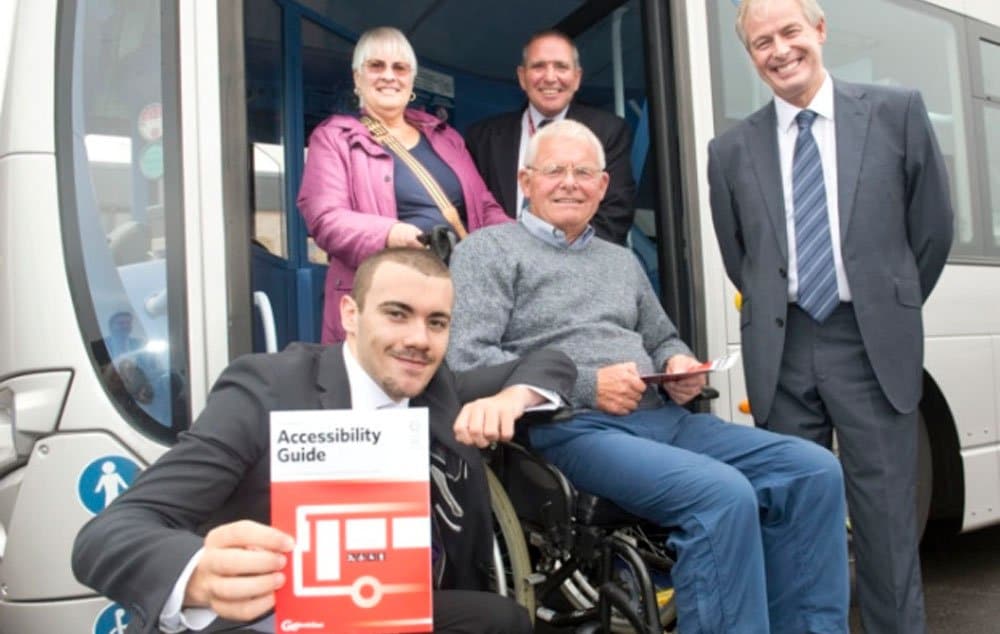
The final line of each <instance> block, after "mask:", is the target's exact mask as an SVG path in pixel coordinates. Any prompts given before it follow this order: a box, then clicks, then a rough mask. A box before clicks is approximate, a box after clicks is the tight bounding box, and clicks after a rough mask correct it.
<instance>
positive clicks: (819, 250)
mask: <svg viewBox="0 0 1000 634" xmlns="http://www.w3.org/2000/svg"><path fill="white" fill-rule="evenodd" d="M816 116H817V115H816V113H815V112H813V111H812V110H803V111H801V112H800V113H799V114H798V115H796V117H795V123H797V124H798V126H799V136H798V138H796V139H795V153H794V155H793V157H792V204H793V206H794V209H795V253H796V256H797V259H798V278H799V299H798V304H799V307H801V308H802V310H804V311H806V312H807V313H809V315H810V316H812V318H813V319H815V320H816V321H817V322H820V323H822V322H823V320H825V319H826V318H827V317H829V316H830V313H832V312H833V309H834V308H836V307H837V304H838V303H839V302H840V297H839V295H838V294H837V275H836V270H835V268H834V264H833V243H832V242H831V241H830V220H829V218H828V217H827V209H826V187H825V186H824V184H823V164H822V163H821V162H820V159H819V148H818V147H816V140H815V139H814V138H813V135H812V124H813V121H815V120H816Z"/></svg>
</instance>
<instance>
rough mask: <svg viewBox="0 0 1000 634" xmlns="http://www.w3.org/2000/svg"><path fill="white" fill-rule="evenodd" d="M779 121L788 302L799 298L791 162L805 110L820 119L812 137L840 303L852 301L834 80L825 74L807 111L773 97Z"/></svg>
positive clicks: (814, 122)
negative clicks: (843, 241)
mask: <svg viewBox="0 0 1000 634" xmlns="http://www.w3.org/2000/svg"><path fill="white" fill-rule="evenodd" d="M774 109H775V114H776V115H777V119H778V152H779V155H780V157H781V186H782V189H783V190H784V197H785V228H786V235H787V238H788V301H790V302H795V301H796V300H797V299H798V297H799V273H798V270H799V269H798V255H797V253H796V250H795V205H794V202H793V200H792V159H793V157H794V154H795V139H796V138H797V137H798V135H799V127H798V125H797V124H796V123H795V117H796V115H798V114H799V112H801V111H802V110H812V111H813V112H815V113H816V114H818V115H819V116H817V117H816V119H815V120H814V121H813V124H812V134H813V138H814V139H816V146H817V148H818V149H819V158H820V162H821V163H822V164H823V185H824V187H825V188H826V209H827V216H828V217H829V219H830V240H831V241H832V243H833V265H834V268H835V269H836V273H837V293H838V294H839V295H840V301H842V302H849V301H851V289H850V287H849V286H848V285H847V274H846V273H845V272H844V258H843V256H842V255H841V253H840V207H839V206H838V201H839V199H838V195H837V194H838V192H837V134H836V128H835V124H834V118H833V80H832V79H831V78H830V73H827V74H826V78H825V79H824V80H823V85H822V86H820V89H819V92H817V93H816V96H814V97H813V100H812V102H810V103H809V105H808V106H807V107H806V108H799V107H797V106H793V105H792V104H790V103H788V102H787V101H785V100H784V99H782V98H781V97H779V96H777V95H775V96H774Z"/></svg>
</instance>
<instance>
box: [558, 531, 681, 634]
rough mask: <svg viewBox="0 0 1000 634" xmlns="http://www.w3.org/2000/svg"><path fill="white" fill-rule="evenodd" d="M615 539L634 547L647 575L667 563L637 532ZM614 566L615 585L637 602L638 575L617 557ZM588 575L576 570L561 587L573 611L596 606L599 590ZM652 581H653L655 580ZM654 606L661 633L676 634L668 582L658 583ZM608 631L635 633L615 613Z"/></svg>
mask: <svg viewBox="0 0 1000 634" xmlns="http://www.w3.org/2000/svg"><path fill="white" fill-rule="evenodd" d="M615 534H616V536H617V537H619V538H621V539H623V540H625V541H628V542H629V543H631V544H632V545H633V546H635V547H636V548H637V550H638V551H639V553H640V554H641V555H642V557H643V559H644V560H645V563H646V565H647V568H648V569H649V572H650V573H651V574H653V575H657V574H658V573H660V572H663V571H661V570H659V568H660V564H659V563H658V562H661V561H664V560H669V557H668V556H667V555H666V554H665V553H664V552H663V550H664V549H663V548H662V546H660V545H659V543H662V542H659V543H657V542H655V541H653V540H651V539H650V538H649V537H647V536H646V535H645V534H644V533H643V532H642V531H641V530H640V529H624V530H620V531H617V532H616V533H615ZM614 567H615V575H614V576H615V582H616V583H617V585H618V586H619V587H621V588H622V590H623V591H624V592H625V594H626V595H628V596H629V597H632V598H634V600H635V601H639V599H638V597H639V596H640V592H639V590H638V582H637V578H638V577H637V575H636V573H635V570H634V569H633V565H632V563H630V562H628V561H627V560H625V559H623V558H620V557H617V556H616V558H615V561H614ZM589 577H590V578H596V573H595V574H592V575H589ZM590 578H588V574H587V573H586V572H584V571H580V570H577V571H575V572H574V573H573V575H572V576H570V578H568V579H567V580H566V581H565V582H564V583H563V585H562V587H561V588H560V590H561V591H562V593H563V596H564V597H565V598H566V600H567V601H568V602H569V603H570V604H571V605H572V606H573V607H574V608H576V609H579V610H586V609H589V608H591V607H593V606H595V605H596V604H597V600H598V591H597V588H596V587H595V586H594V585H593V584H592V583H591V582H590ZM654 581H655V579H654ZM656 603H657V613H658V615H659V620H660V625H662V626H663V631H664V632H667V633H670V632H674V631H675V629H674V628H675V627H676V622H677V606H676V604H675V602H674V590H673V588H672V587H670V585H669V584H668V583H665V584H664V585H663V587H660V585H659V584H657V592H656ZM611 631H612V632H616V633H618V634H628V633H632V632H634V631H635V630H634V628H633V627H632V625H631V624H630V623H629V622H628V621H627V620H626V619H625V618H624V617H622V616H621V614H620V613H618V612H617V610H615V611H613V612H612V616H611Z"/></svg>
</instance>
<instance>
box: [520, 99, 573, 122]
mask: <svg viewBox="0 0 1000 634" xmlns="http://www.w3.org/2000/svg"><path fill="white" fill-rule="evenodd" d="M568 111H569V105H567V106H566V107H565V108H563V109H562V111H561V112H557V113H556V116H554V117H546V116H545V115H543V114H542V113H541V112H539V111H538V109H536V108H535V107H534V106H533V105H531V102H530V101H529V102H528V116H529V117H531V122H532V123H534V124H535V129H538V126H539V124H541V123H542V120H543V119H552V122H553V123H555V122H556V121H562V120H563V119H565V118H566V113H567V112H568Z"/></svg>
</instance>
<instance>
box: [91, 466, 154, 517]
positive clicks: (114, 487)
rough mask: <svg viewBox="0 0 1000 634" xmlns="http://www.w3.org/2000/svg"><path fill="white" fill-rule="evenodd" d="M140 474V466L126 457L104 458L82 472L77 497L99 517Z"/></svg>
mask: <svg viewBox="0 0 1000 634" xmlns="http://www.w3.org/2000/svg"><path fill="white" fill-rule="evenodd" d="M138 473H139V465H137V464H136V463H135V462H133V461H132V460H130V459H128V458H126V457H125V456H103V457H101V458H98V459H97V460H94V461H93V462H91V463H90V464H88V465H87V466H86V467H84V469H83V471H81V472H80V481H79V483H78V484H77V495H79V496H80V502H82V503H83V505H84V506H85V507H86V508H87V510H89V511H90V512H91V513H93V514H94V515H97V514H98V513H100V512H101V511H103V510H104V509H106V508H107V507H108V505H109V504H111V503H112V502H113V501H114V500H115V498H117V497H118V496H119V495H121V494H122V493H124V492H125V490H126V489H128V488H129V487H130V486H132V482H134V481H135V476H136V475H138Z"/></svg>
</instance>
